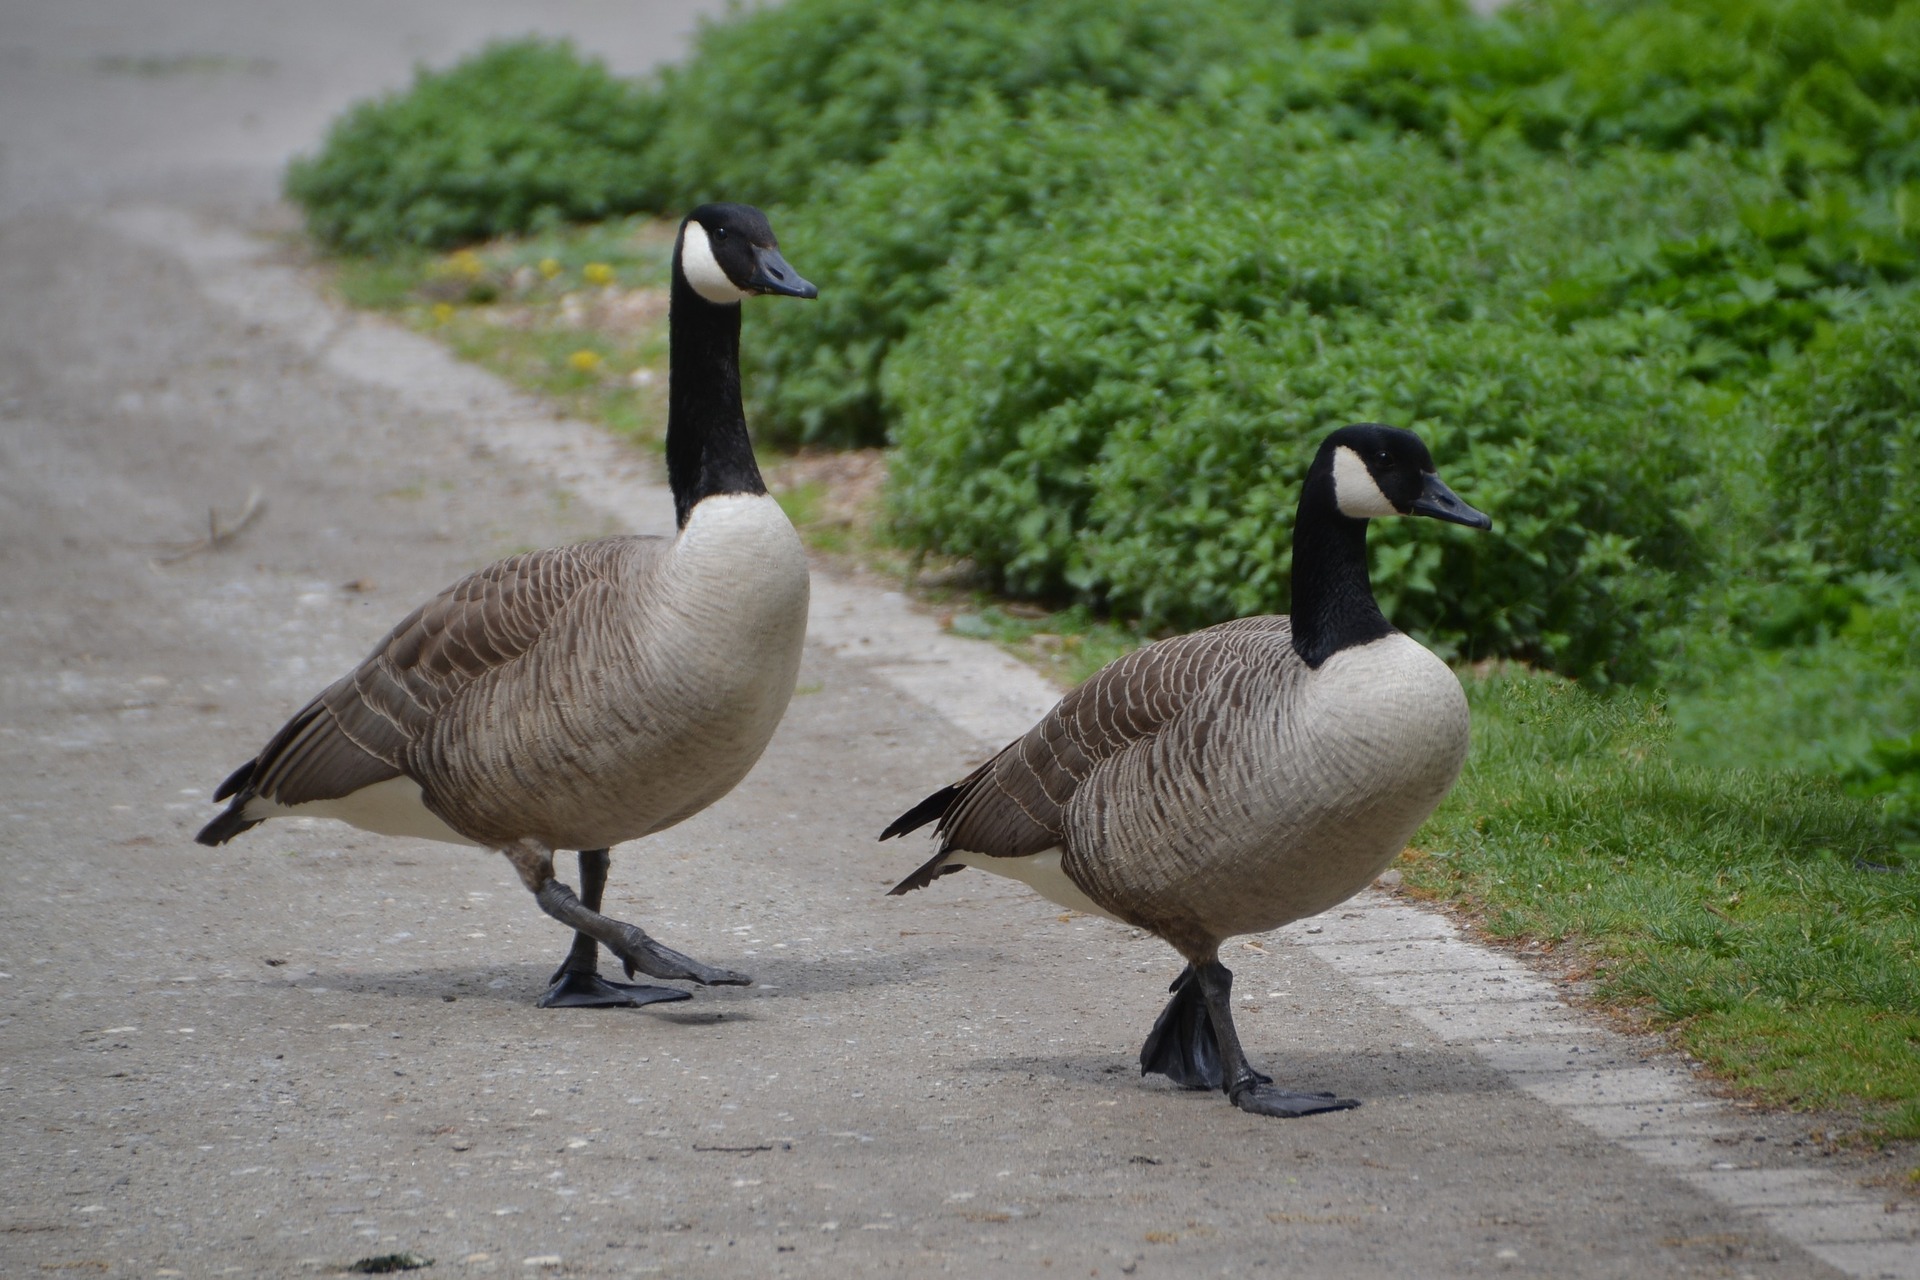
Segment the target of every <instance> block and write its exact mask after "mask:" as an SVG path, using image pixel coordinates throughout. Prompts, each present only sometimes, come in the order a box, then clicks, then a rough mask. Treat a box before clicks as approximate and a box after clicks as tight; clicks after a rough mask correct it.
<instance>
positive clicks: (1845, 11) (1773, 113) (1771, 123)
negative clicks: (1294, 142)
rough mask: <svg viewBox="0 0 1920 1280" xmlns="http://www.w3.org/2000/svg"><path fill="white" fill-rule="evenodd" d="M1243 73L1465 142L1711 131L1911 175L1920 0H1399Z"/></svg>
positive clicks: (1272, 94)
mask: <svg viewBox="0 0 1920 1280" xmlns="http://www.w3.org/2000/svg"><path fill="white" fill-rule="evenodd" d="M1239 75H1240V78H1241V80H1242V83H1244V84H1245V85H1246V86H1248V87H1251V88H1257V89H1258V90H1260V91H1261V92H1262V93H1263V94H1264V95H1265V96H1266V97H1267V98H1268V99H1269V101H1270V102H1272V103H1273V104H1274V105H1275V106H1277V107H1280V108H1282V109H1300V108H1303V107H1325V106H1333V105H1339V106H1341V107H1344V108H1346V109H1349V110H1354V111H1357V112H1359V113H1362V114H1364V115H1365V116H1367V117H1369V118H1373V119H1381V120H1387V121H1391V122H1392V123H1394V124H1395V125H1397V126H1399V127H1402V128H1408V129H1415V130H1418V131H1421V132H1424V133H1427V134H1429V135H1431V136H1433V137H1436V138H1442V137H1444V138H1451V139H1454V140H1455V141H1457V142H1461V143H1471V142H1473V141H1475V140H1477V139H1479V138H1481V137H1484V136H1486V135H1488V134H1492V133H1509V134H1513V135H1516V136H1518V137H1521V138H1524V139H1526V140H1527V141H1528V142H1530V143H1531V144H1533V145H1535V146H1538V147H1542V148H1544V149H1547V150H1556V151H1557V150H1560V149H1562V148H1564V147H1566V146H1569V145H1572V146H1576V147H1589V148H1591V147H1605V146H1611V145H1617V144H1619V143H1622V142H1634V143H1637V144H1641V145H1646V146H1653V147H1661V148H1669V149H1672V148H1682V147H1685V146H1687V145H1689V144H1690V143H1692V142H1693V141H1694V140H1696V139H1701V138H1706V139H1712V140H1714V141H1717V142H1722V143H1727V144H1731V145H1735V146H1740V147H1744V148H1751V149H1754V150H1756V151H1759V152H1761V153H1763V154H1764V156H1765V157H1766V161H1767V163H1768V164H1770V165H1772V166H1774V167H1777V168H1779V169H1782V170H1787V171H1791V172H1792V174H1793V175H1794V176H1795V177H1796V179H1798V180H1804V179H1805V178H1806V177H1808V176H1810V175H1814V174H1820V173H1848V174H1859V175H1865V176H1869V177H1871V178H1873V179H1874V180H1875V181H1876V182H1880V183H1889V182H1891V183H1899V182H1903V181H1907V180H1910V179H1913V178H1920V114H1916V112H1915V110H1914V104H1915V102H1916V101H1920V3H1916V2H1915V0H1602V2H1601V3H1593V2H1592V0H1539V2H1536V3H1533V4H1522V5H1513V6H1510V7H1508V8H1506V9H1504V10H1502V11H1501V12H1500V13H1498V14H1496V15H1494V16H1493V17H1492V18H1490V19H1488V20H1485V21H1474V20H1463V17H1462V15H1461V14H1460V12H1459V11H1458V10H1456V9H1452V8H1450V7H1448V6H1444V5H1434V6H1402V7H1399V8H1397V9H1396V10H1394V11H1392V12H1390V13H1387V14H1385V15H1383V16H1382V18H1381V20H1380V21H1378V22H1377V23H1376V24H1374V25H1372V26H1370V27H1369V28H1367V29H1366V30H1364V31H1362V32H1359V33H1358V34H1349V33H1344V32H1343V33H1339V34H1338V35H1337V37H1336V38H1335V39H1333V40H1329V41H1323V42H1321V43H1319V44H1318V45H1316V46H1314V47H1313V48H1311V49H1309V50H1307V51H1306V52H1305V56H1300V55H1298V54H1296V53H1294V52H1293V51H1291V50H1282V51H1280V53H1279V54H1278V55H1277V56H1269V57H1262V56H1259V55H1257V54H1256V55H1255V56H1253V57H1251V58H1249V59H1247V60H1246V62H1245V63H1244V64H1243V69H1242V70H1241V72H1240V73H1239Z"/></svg>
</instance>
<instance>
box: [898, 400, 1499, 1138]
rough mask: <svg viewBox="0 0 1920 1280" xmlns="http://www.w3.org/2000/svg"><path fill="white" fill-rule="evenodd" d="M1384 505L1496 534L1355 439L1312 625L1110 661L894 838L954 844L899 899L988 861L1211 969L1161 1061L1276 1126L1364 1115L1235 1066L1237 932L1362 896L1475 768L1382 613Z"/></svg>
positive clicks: (1304, 584) (1332, 487)
mask: <svg viewBox="0 0 1920 1280" xmlns="http://www.w3.org/2000/svg"><path fill="white" fill-rule="evenodd" d="M1383 514H1425V515H1434V516H1437V517H1439V518H1442V519H1447V520H1452V521H1455V522H1458V523H1463V524H1469V525H1475V526H1477V527H1485V526H1486V524H1487V520H1486V517H1485V516H1483V515H1481V514H1480V513H1478V512H1476V511H1473V510H1472V508H1470V507H1467V506H1466V505H1465V504H1464V503H1461V502H1460V501H1459V499H1458V498H1456V497H1454V495H1453V494H1452V492H1451V490H1448V489H1447V488H1446V486H1445V485H1444V484H1441V483H1440V481H1439V479H1438V477H1437V476H1436V475H1434V473H1433V468H1432V461H1431V459H1430V457H1429V456H1428V455H1427V452H1426V448H1425V446H1424V445H1422V444H1421V443H1420V441H1419V440H1418V438H1417V437H1414V436H1413V435H1412V434H1411V433H1408V432H1403V431H1397V430H1395V429H1394V428H1389V427H1378V426H1372V425H1363V426H1358V427H1348V428H1343V429H1342V431H1339V432H1335V433H1334V434H1333V435H1332V436H1331V437H1329V439H1328V441H1327V443H1326V444H1325V445H1323V446H1322V449H1321V452H1320V455H1319V456H1318V457H1317V458H1316V460H1315V464H1314V467H1313V469H1311V470H1310V471H1309V474H1308V480H1307V485H1306V489H1305V491H1304V492H1303V494H1302V498H1301V512H1300V518H1299V520H1298V522H1297V523H1296V531H1295V553H1294V588H1295V589H1294V597H1295V612H1294V614H1293V615H1292V616H1291V617H1279V616H1274V617H1257V618H1245V619H1240V620H1237V621H1234V622H1227V623H1222V624H1221V625H1219V626H1215V627H1210V628H1207V629H1206V630H1203V631H1198V632H1194V633H1193V634H1190V635H1185V636H1180V637H1176V638H1173V639H1170V640H1164V641H1161V642H1159V643H1157V644H1153V645H1149V646H1147V647H1146V648H1144V649H1141V650H1139V651H1137V652H1135V653H1132V654H1129V655H1128V656H1126V657H1124V658H1121V659H1119V660H1117V661H1115V662H1113V663H1111V664H1109V665H1108V666H1107V667H1105V668H1103V669H1102V670H1101V671H1099V672H1098V673H1096V674H1095V675H1094V676H1093V677H1092V678H1091V679H1089V680H1088V681H1087V682H1086V683H1085V684H1083V685H1081V686H1080V687H1079V688H1078V689H1075V690H1074V691H1073V692H1072V693H1069V694H1068V695H1067V696H1066V697H1065V698H1063V699H1061V701H1060V703H1059V704H1058V705H1057V706H1055V707H1054V708H1053V710H1052V711H1050V712H1048V714H1047V715H1046V716H1045V717H1043V718H1042V719H1041V721H1040V722H1039V723H1038V724H1036V725H1035V726H1034V727H1033V728H1032V729H1031V730H1029V731H1028V732H1027V733H1026V734H1025V735H1024V736H1022V737H1021V738H1018V739H1016V740H1015V741H1014V742H1012V743H1010V744H1008V746H1007V747H1005V748H1004V749H1003V750H1002V751H1000V752H999V753H998V754H997V755H996V756H994V757H993V758H992V759H991V760H989V761H988V762H987V763H986V764H984V765H982V766H981V767H980V768H979V769H977V770H975V771H974V772H973V773H972V774H971V775H969V776H968V777H967V778H965V779H962V780H961V781H960V782H958V783H956V784H954V785H953V786H950V787H946V788H943V789H942V790H941V791H938V792H935V793H934V794H933V795H932V796H929V797H928V798H927V799H926V800H925V801H922V802H921V804H920V805H919V806H916V807H915V808H914V809H913V810H910V811H909V812H908V813H907V814H905V815H903V816H902V817H901V818H900V819H899V820H897V821H896V822H895V823H894V824H893V825H892V826H890V827H889V828H888V829H887V831H886V833H885V834H884V835H883V837H882V838H883V839H884V838H888V837H891V836H895V835H899V834H902V833H904V832H906V831H910V830H913V829H915V828H917V827H919V826H922V825H924V824H926V823H928V822H937V824H938V826H937V834H938V837H939V848H938V851H937V852H936V853H935V855H934V856H933V858H932V859H930V860H929V861H928V862H926V863H925V864H924V865H923V866H921V867H920V869H919V870H917V871H916V872H914V874H913V875H911V876H909V877H907V879H906V880H904V881H903V882H902V883H901V884H900V885H899V886H898V887H896V889H895V890H894V892H895V893H901V892H906V891H908V890H911V889H917V888H921V887H923V886H925V885H927V884H930V883H931V882H932V881H933V880H934V879H935V878H936V877H938V876H940V875H943V874H946V873H948V872H951V871H958V870H960V869H961V868H963V867H978V868H982V869H985V870H989V871H993V872H996V873H999V874H1002V875H1008V876H1012V877H1013V878H1015V879H1019V880H1022V881H1024V882H1025V883H1027V884H1029V885H1031V886H1032V887H1033V888H1035V889H1036V890H1037V891H1038V892H1040V893H1041V894H1043V895H1044V896H1046V897H1048V898H1049V899H1051V900H1052V901H1055V902H1058V903H1060V904H1061V905H1063V906H1067V907H1070V908H1074V909H1079V910H1088V911H1093V912H1096V913H1098V914H1100V915H1104V916H1106V917H1108V918H1110V919H1114V920H1118V921H1121V922H1123V923H1126V924H1130V925H1133V926H1135V927H1138V928H1142V929H1147V930H1150V931H1152V932H1153V933H1155V934H1156V935H1158V936H1159V937H1161V938H1163V939H1165V940H1166V941H1167V942H1169V943H1171V944H1172V945H1173V946H1174V947H1175V949H1177V950H1178V951H1180V952H1181V954H1182V955H1183V956H1185V957H1186V959H1187V961H1188V963H1189V966H1190V968H1189V970H1188V971H1187V973H1186V974H1183V975H1182V978H1181V981H1180V982H1179V983H1176V996H1175V999H1174V1001H1173V1003H1172V1004H1170V1005H1169V1007H1168V1011H1167V1013H1165V1014H1163V1015H1162V1018H1161V1021H1160V1023H1159V1024H1157V1025H1156V1027H1155V1032H1154V1035H1153V1036H1152V1037H1150V1038H1149V1041H1148V1045H1147V1048H1146V1049H1145V1050H1143V1053H1142V1068H1143V1070H1153V1071H1160V1072H1162V1073H1164V1074H1168V1075H1170V1076H1172V1077H1173V1078H1174V1079H1176V1080H1178V1081H1180V1082H1181V1083H1183V1084H1203V1085H1209V1086H1213V1087H1222V1088H1226V1089H1227V1090H1228V1092H1229V1093H1230V1095H1232V1096H1234V1099H1235V1101H1236V1102H1237V1103H1239V1104H1240V1105H1242V1106H1246V1107H1247V1108H1248V1109H1250V1110H1256V1111H1262V1112H1264V1113H1266V1114H1305V1113H1307V1112H1308V1111H1317V1110H1328V1109H1333V1108H1334V1107H1335V1106H1348V1105H1353V1104H1352V1103H1350V1102H1345V1101H1343V1100H1339V1099H1333V1098H1331V1097H1330V1096H1323V1095H1316V1094H1289V1093H1287V1092H1286V1091H1284V1090H1273V1089H1270V1088H1268V1087H1267V1084H1268V1083H1270V1082H1267V1081H1265V1078H1264V1077H1261V1076H1259V1075H1258V1073H1255V1072H1253V1071H1252V1069H1251V1068H1250V1067H1246V1064H1245V1060H1244V1056H1241V1057H1240V1058H1239V1062H1238V1068H1234V1069H1232V1070H1226V1071H1225V1072H1224V1074H1223V1067H1222V1063H1223V1062H1224V1063H1226V1064H1227V1066H1228V1067H1229V1068H1232V1067H1233V1059H1234V1058H1235V1056H1236V1055H1238V1052H1239V1051H1238V1042H1237V1040H1235V1039H1233V1036H1234V1033H1233V1030H1232V1026H1231V1016H1230V1010H1227V1011H1223V1010H1222V1009H1216V1008H1215V1007H1214V1006H1215V1005H1216V1003H1220V1004H1221V1005H1222V1006H1223V1008H1224V1000H1225V995H1224V992H1225V989H1226V987H1227V985H1228V984H1229V983H1230V981H1231V974H1228V973H1227V972H1226V970H1225V969H1224V968H1223V967H1222V966H1221V965H1220V964H1219V946H1220V943H1221V942H1222V941H1223V940H1225V939H1227V938H1230V937H1234V936H1236V935H1239V934H1244V933H1255V932H1260V931H1264V930H1267V929H1272V928H1275V927H1278V926H1280V925H1283V924H1286V923H1288V922H1290V921H1293V920H1297V919H1300V918H1302V917H1304V916H1309V915H1313V914H1315V913H1317V912H1320V911H1324V910H1326V909H1327V908H1329V907H1331V906H1334V905H1335V904H1337V903H1339V902H1342V901H1344V900H1345V899H1347V898H1348V897H1351V896H1352V895H1353V894H1354V893H1356V892H1358V891H1359V890H1360V889H1362V888H1364V887H1365V886H1366V885H1367V884H1368V883H1370V882H1371V881H1372V880H1373V878H1374V877H1375V876H1377V875H1378V874H1379V872H1380V871H1381V870H1382V869H1383V868H1384V867H1385V866H1386V865H1387V864H1388V863H1389V862H1391V861H1392V860H1393V858H1394V857H1395V855H1397V854H1398V853H1399V852H1400V850H1401V849H1402V848H1404V847H1405V845H1406V841H1407V839H1408V838H1409V837H1410V836H1412V834H1413V832H1414V831H1415V829H1416V828H1418V827H1419V825H1420V824H1421V823H1422V822H1424V821H1425V820H1426V818H1427V817H1428V815H1430V814H1431V813H1432V812H1433V810H1434V809H1435V807H1437V806H1438V804H1439V803H1440V801H1441V799H1443V798H1444V797H1445V795H1446V793H1447V791H1448V790H1449V789H1450V788H1451V787H1452V785H1453V782H1454V780H1455V778H1456V777H1457V776H1458V775H1459V772H1460V768H1461V766H1462V764H1463V763H1464V762H1465V760H1466V755H1467V745H1468V714H1467V703H1466V697H1465V695H1464V694H1463V692H1462V691H1461V688H1460V683H1459V681H1458V680H1457V679H1456V678H1455V676H1454V674H1453V673H1452V671H1450V670H1449V669H1448V668H1447V666H1446V664H1445V663H1443V662H1441V661H1440V659H1438V658H1437V657H1435V656H1434V655H1433V654H1432V653H1430V652H1429V651H1428V650H1426V649H1425V648H1424V647H1422V646H1421V645H1420V644H1418V643H1417V642H1416V641H1414V640H1413V639H1411V638H1410V637H1408V636H1406V635H1404V634H1402V633H1400V632H1399V631H1396V630H1394V629H1393V628H1392V627H1391V626H1390V625H1388V624H1387V622H1386V620H1385V618H1384V617H1383V616H1382V615H1381V614H1380V612H1379V609H1378V607H1377V606H1376V605H1375V604H1374V601H1373V595H1372V589H1371V586H1370V584H1369V583H1368V581H1367V576H1366V561H1365V528H1366V522H1367V520H1368V519H1371V518H1375V517H1377V516H1379V515H1383ZM1183 984H1184V985H1183ZM1208 986H1213V987H1217V988H1218V989H1219V994H1220V999H1219V1001H1218V1002H1216V1000H1215V999H1214V998H1213V996H1214V992H1212V991H1208V990H1205V989H1204V988H1206V987H1208ZM1222 1025H1224V1028H1225V1030H1224V1034H1223V1033H1222V1031H1221V1027H1222ZM1229 1040H1232V1043H1233V1047H1232V1050H1231V1051H1229V1050H1228V1046H1227V1042H1228V1041H1229ZM1239 1068H1244V1070H1239Z"/></svg>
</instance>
